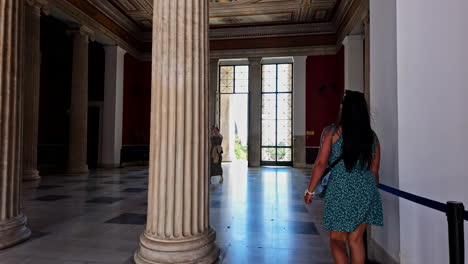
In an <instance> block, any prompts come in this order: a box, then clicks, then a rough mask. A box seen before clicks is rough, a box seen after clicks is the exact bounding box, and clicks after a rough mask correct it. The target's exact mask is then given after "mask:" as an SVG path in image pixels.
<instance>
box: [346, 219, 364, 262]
mask: <svg viewBox="0 0 468 264" xmlns="http://www.w3.org/2000/svg"><path fill="white" fill-rule="evenodd" d="M366 228H367V225H366V224H362V225H360V226H359V227H358V228H356V230H354V232H352V233H349V236H348V242H349V249H350V250H351V264H364V263H365V261H366V249H365V248H364V232H365V231H366Z"/></svg>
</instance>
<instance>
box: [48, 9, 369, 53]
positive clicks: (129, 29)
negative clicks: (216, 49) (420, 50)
mask: <svg viewBox="0 0 468 264" xmlns="http://www.w3.org/2000/svg"><path fill="white" fill-rule="evenodd" d="M49 1H50V2H51V3H55V5H56V6H57V7H60V8H61V9H63V11H65V12H72V13H75V15H74V17H75V19H76V20H78V21H87V22H86V23H88V24H89V23H92V22H90V21H91V20H93V21H96V22H98V23H99V24H100V25H102V26H103V27H104V28H105V30H106V31H110V32H112V34H113V37H117V38H120V39H121V40H122V41H123V42H124V43H127V44H128V45H130V46H131V47H133V48H134V49H136V50H145V51H146V50H150V49H151V39H152V38H151V29H152V16H153V1H154V0H49ZM177 1H178V0H174V2H173V3H174V6H176V5H177ZM206 1H209V5H210V13H209V21H210V39H211V40H217V41H221V40H240V39H246V40H248V39H251V40H255V39H260V38H281V37H291V38H295V39H300V38H301V37H302V38H303V37H307V40H310V39H312V38H314V35H315V36H316V37H315V38H317V39H319V38H320V37H321V36H327V37H328V36H331V35H335V36H337V35H340V34H341V31H346V30H345V29H346V28H345V29H343V25H344V24H347V21H350V20H351V18H352V14H350V12H351V13H354V12H356V11H355V10H354V9H353V6H355V7H359V6H360V5H362V3H364V2H366V1H367V0H206ZM67 5H71V6H74V7H75V9H73V8H70V7H69V6H67ZM355 9H356V8H355ZM358 9H359V8H358ZM360 9H362V8H360ZM106 34H107V33H106ZM112 34H111V35H112ZM327 40H328V41H329V39H327ZM327 43H328V42H327ZM299 44H300V43H299Z"/></svg>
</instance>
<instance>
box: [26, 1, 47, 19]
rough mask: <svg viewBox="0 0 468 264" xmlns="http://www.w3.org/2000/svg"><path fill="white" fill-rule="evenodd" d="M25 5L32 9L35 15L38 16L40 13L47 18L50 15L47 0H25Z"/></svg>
mask: <svg viewBox="0 0 468 264" xmlns="http://www.w3.org/2000/svg"><path fill="white" fill-rule="evenodd" d="M26 3H27V4H28V5H29V6H31V7H33V8H34V11H35V12H36V14H37V15H40V14H41V12H42V13H44V14H45V15H47V16H48V15H50V8H49V1H48V0H26Z"/></svg>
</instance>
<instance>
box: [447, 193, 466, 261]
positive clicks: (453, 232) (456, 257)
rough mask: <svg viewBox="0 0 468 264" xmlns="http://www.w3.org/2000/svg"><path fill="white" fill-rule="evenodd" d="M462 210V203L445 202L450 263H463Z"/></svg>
mask: <svg viewBox="0 0 468 264" xmlns="http://www.w3.org/2000/svg"><path fill="white" fill-rule="evenodd" d="M464 211H465V208H464V206H463V203H460V202H447V221H448V235H449V251H450V264H464V263H465V238H464V231H463V224H464V223H463V221H464V219H463V213H464Z"/></svg>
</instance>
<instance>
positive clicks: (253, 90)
mask: <svg viewBox="0 0 468 264" xmlns="http://www.w3.org/2000/svg"><path fill="white" fill-rule="evenodd" d="M261 61H262V58H260V57H255V58H249V65H250V66H249V140H248V141H249V167H260V161H261V155H262V154H261V147H262V134H261V131H262V64H261Z"/></svg>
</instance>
